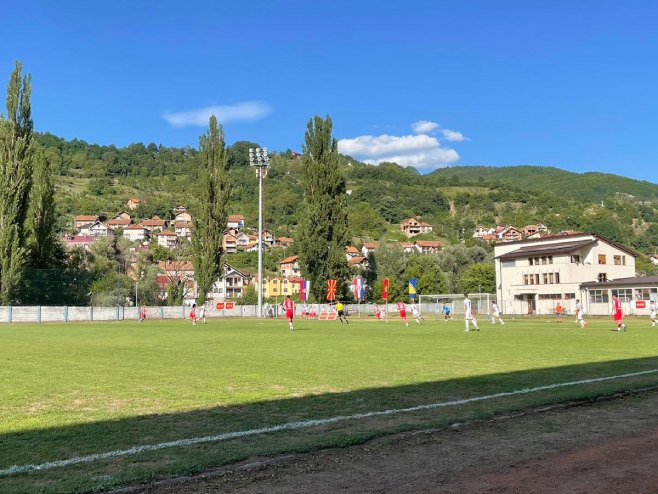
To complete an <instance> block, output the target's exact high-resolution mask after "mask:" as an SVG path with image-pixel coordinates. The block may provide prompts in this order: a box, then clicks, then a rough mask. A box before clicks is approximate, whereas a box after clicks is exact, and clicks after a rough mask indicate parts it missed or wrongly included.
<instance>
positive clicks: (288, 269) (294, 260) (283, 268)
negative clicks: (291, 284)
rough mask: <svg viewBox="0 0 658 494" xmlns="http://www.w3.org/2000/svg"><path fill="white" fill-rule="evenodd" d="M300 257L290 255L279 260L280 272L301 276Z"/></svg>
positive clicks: (284, 274) (286, 275)
mask: <svg viewBox="0 0 658 494" xmlns="http://www.w3.org/2000/svg"><path fill="white" fill-rule="evenodd" d="M298 259H299V257H298V256H290V257H286V258H285V259H283V260H281V261H279V272H280V273H281V274H282V275H283V276H284V277H288V276H300V274H299V262H298Z"/></svg>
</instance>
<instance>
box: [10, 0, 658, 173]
mask: <svg viewBox="0 0 658 494" xmlns="http://www.w3.org/2000/svg"><path fill="white" fill-rule="evenodd" d="M657 25H658V2H649V1H646V2H645V1H632V0H631V1H626V2H620V1H606V0H596V1H594V0H592V1H587V0H579V1H560V0H558V1H550V2H547V1H546V2H533V1H504V0H503V1H497V2H492V1H466V0H465V1H460V2H456V1H454V0H453V1H430V0H428V1H415V0H408V1H405V2H392V1H391V2H382V1H356V0H352V1H350V2H348V1H342V0H334V1H301V0H300V1H279V2H276V1H249V0H245V1H243V2H228V1H224V2H218V1H207V2H201V1H194V0H191V1H188V2H174V1H161V0H160V1H113V2H101V1H98V2H83V1H79V2H71V1H61V2H52V1H33V2H13V1H8V0H0V26H2V29H0V78H1V79H2V80H5V81H6V80H7V78H8V76H9V73H10V72H11V70H12V68H13V61H14V60H16V59H19V60H21V61H22V62H23V65H24V70H25V71H26V72H29V73H31V74H32V78H33V97H32V104H33V115H34V119H35V127H36V128H37V130H40V131H50V132H52V133H54V134H57V135H60V136H62V137H66V138H69V139H70V138H74V137H77V138H81V139H84V140H86V141H89V142H94V143H101V144H116V145H119V146H123V145H126V144H129V143H131V142H144V143H149V142H155V143H158V144H164V145H172V146H183V145H191V146H197V145H198V136H199V135H200V134H201V133H202V132H204V130H205V126H207V115H208V114H209V112H215V113H219V116H220V120H224V123H225V134H226V139H227V142H229V143H232V142H234V141H236V140H252V141H256V142H258V143H259V144H261V145H262V146H267V147H269V148H270V149H275V150H283V149H286V148H291V149H295V150H300V149H301V143H302V141H303V136H304V131H305V128H306V123H307V121H308V119H309V117H311V116H312V115H316V114H319V115H326V114H329V115H331V117H332V119H333V121H334V134H335V136H336V137H337V138H338V139H340V148H341V150H342V151H344V152H347V153H349V154H352V155H354V156H355V157H357V158H360V159H363V160H367V161H369V162H374V163H377V162H379V161H381V160H392V159H394V160H397V161H398V162H400V163H401V164H404V165H412V166H416V167H418V168H419V169H421V170H422V171H428V170H432V169H435V168H437V167H440V166H446V165H459V164H463V165H468V164H483V165H506V164H510V165H514V164H537V165H552V166H558V167H560V168H565V169H568V170H572V171H578V172H583V171H604V172H611V173H617V174H621V175H625V176H630V177H634V178H641V179H647V180H650V181H652V182H657V181H658V179H657V175H658V172H657V171H656V170H658V166H656V165H657V164H658V146H657V145H656V142H657V141H658V64H657V63H656V59H657V56H658V29H656V26H657ZM3 74H4V75H3ZM4 85H5V82H2V86H3V87H4Z"/></svg>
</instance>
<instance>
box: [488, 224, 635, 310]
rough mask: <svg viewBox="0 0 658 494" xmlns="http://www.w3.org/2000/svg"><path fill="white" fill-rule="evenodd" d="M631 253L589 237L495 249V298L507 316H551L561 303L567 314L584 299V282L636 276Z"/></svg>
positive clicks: (546, 239) (573, 236)
mask: <svg viewBox="0 0 658 494" xmlns="http://www.w3.org/2000/svg"><path fill="white" fill-rule="evenodd" d="M635 257H637V254H636V253H635V252H633V251H632V250H630V249H628V248H627V247H624V246H623V245H620V244H617V243H616V242H613V241H611V240H607V239H605V238H603V237H601V236H599V235H595V234H590V233H572V234H565V235H556V236H549V237H543V238H539V239H534V240H522V241H518V242H507V243H502V244H497V245H496V246H495V247H494V258H495V268H496V297H497V299H498V305H499V307H500V308H501V309H502V311H503V312H504V313H507V314H551V313H553V309H554V307H555V305H557V303H558V302H560V303H561V304H562V306H563V307H564V308H565V309H566V310H567V311H569V312H571V311H573V307H574V306H575V300H576V299H581V300H585V296H586V295H587V293H586V292H585V290H584V289H581V285H582V284H583V283H588V282H606V281H609V280H614V279H619V278H630V277H633V276H635Z"/></svg>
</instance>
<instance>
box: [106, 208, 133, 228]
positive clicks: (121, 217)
mask: <svg viewBox="0 0 658 494" xmlns="http://www.w3.org/2000/svg"><path fill="white" fill-rule="evenodd" d="M131 223H132V218H131V217H130V215H129V214H128V213H126V212H125V211H122V212H121V213H119V214H117V215H116V216H115V217H113V218H112V219H109V220H107V221H106V224H107V226H109V227H110V228H115V229H116V228H125V227H127V226H128V225H130V224H131Z"/></svg>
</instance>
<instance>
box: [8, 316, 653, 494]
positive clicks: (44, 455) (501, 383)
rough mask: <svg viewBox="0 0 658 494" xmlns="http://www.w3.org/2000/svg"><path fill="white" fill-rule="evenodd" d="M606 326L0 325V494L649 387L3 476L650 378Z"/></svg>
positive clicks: (167, 470) (649, 358) (537, 398)
mask: <svg viewBox="0 0 658 494" xmlns="http://www.w3.org/2000/svg"><path fill="white" fill-rule="evenodd" d="M628 325H629V332H628V333H621V334H619V333H617V332H616V331H611V329H612V324H611V321H608V320H600V321H592V322H591V326H590V327H589V328H587V329H584V330H583V329H580V328H579V327H578V326H577V325H576V324H574V323H573V322H572V321H565V322H564V323H563V324H555V323H554V322H551V323H548V322H547V321H546V320H545V319H537V320H532V321H531V320H526V319H522V320H516V321H508V324H506V325H505V326H493V325H491V324H490V323H488V322H486V321H484V320H482V321H480V326H481V328H482V331H480V332H478V333H475V332H469V333H466V332H464V327H463V322H462V321H458V320H457V321H451V322H447V323H446V322H443V321H426V323H425V324H424V325H423V326H420V327H417V326H416V325H415V323H413V325H410V327H409V328H405V327H404V326H403V325H402V324H401V323H400V322H399V321H398V320H396V319H395V320H391V321H390V322H388V323H384V322H376V321H372V320H358V319H352V324H350V325H349V326H347V325H341V324H340V323H338V322H336V321H331V322H318V321H301V320H298V321H296V331H295V332H294V333H290V332H289V331H288V329H287V324H286V323H285V321H283V320H264V321H258V320H213V321H209V323H208V324H207V325H203V324H199V325H197V326H191V325H190V324H189V323H188V322H183V321H153V320H152V321H148V322H147V323H145V324H141V325H140V324H138V323H137V322H127V321H124V322H113V323H100V322H98V323H84V324H82V323H81V324H43V325H4V326H0V342H1V343H0V344H1V348H2V352H1V353H0V404H1V406H0V471H2V472H3V473H2V474H0V492H3V493H9V492H21V493H23V492H58V493H60V492H90V491H102V490H107V489H110V488H113V487H118V486H122V485H126V484H130V483H137V482H140V481H148V480H153V479H156V478H160V477H163V476H168V475H180V474H189V473H193V472H198V471H202V470H204V469H207V468H210V467H213V466H219V465H222V464H227V463H230V462H234V461H237V460H241V459H245V458H249V457H253V456H262V455H272V454H277V453H283V452H290V451H309V450H313V449H317V448H320V447H326V446H342V445H348V444H354V443H358V442H362V441H364V440H367V439H369V438H372V437H376V436H378V435H381V434H386V433H392V432H397V431H402V430H410V429H417V428H427V427H443V426H446V425H449V424H451V423H454V422H456V421H464V420H472V419H480V418H487V417H491V416H493V415H496V414H501V413H507V412H510V411H513V410H519V409H523V408H528V407H535V406H540V405H545V404H549V403H556V402H560V401H565V400H572V399H583V398H588V397H596V396H599V395H604V394H610V393H615V392H618V391H622V390H629V389H633V388H638V387H644V386H653V385H655V384H658V373H657V374H653V373H652V374H645V375H641V376H636V377H628V378H623V379H614V380H607V381H600V382H591V383H583V384H579V385H573V386H563V387H557V388H555V389H546V390H542V391H536V392H531V393H525V394H517V395H513V396H506V397H500V398H495V399H488V400H483V401H476V402H470V403H466V404H462V405H455V406H449V407H448V406H447V407H441V408H434V409H421V410H418V411H410V412H406V413H397V414H391V415H375V416H370V417H365V418H359V419H356V418H355V419H349V420H342V421H338V422H334V423H328V424H321V425H317V426H314V427H303V428H300V429H296V430H282V431H278V432H269V433H264V434H254V435H249V436H245V437H240V438H235V439H230V440H225V441H214V442H208V443H204V444H192V445H183V446H176V447H170V448H165V449H161V450H157V451H149V452H143V453H139V454H134V455H129V456H120V457H117V458H113V459H102V460H98V461H93V462H88V463H82V464H77V465H71V466H63V467H62V466H58V467H54V468H51V469H47V470H43V471H30V472H27V473H19V474H10V473H8V472H7V470H8V469H9V468H10V467H12V466H14V465H18V466H20V465H26V464H43V463H47V462H52V461H55V460H67V459H70V458H75V457H80V456H85V455H93V454H96V453H105V452H111V451H115V450H124V449H126V448H130V447H134V446H140V445H153V444H159V443H162V442H167V441H176V440H180V439H186V438H194V437H200V436H209V435H218V434H222V433H227V432H237V431H246V430H251V429H258V428H264V427H271V426H276V425H279V424H283V423H288V422H292V421H305V420H309V419H327V418H331V417H335V416H339V415H341V416H345V415H353V414H359V413H368V412H373V411H383V410H389V409H400V408H407V407H414V406H416V405H423V404H431V403H439V402H447V401H452V400H461V399H464V398H471V397H478V396H483V395H491V394H494V393H501V392H508V391H514V390H521V389H524V388H533V387H537V386H544V385H549V384H554V383H563V382H568V381H576V380H586V379H594V378H598V377H605V376H616V375H620V374H625V373H634V372H639V371H645V370H653V369H658V328H651V327H649V323H648V320H646V319H645V320H632V319H631V320H630V321H628Z"/></svg>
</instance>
